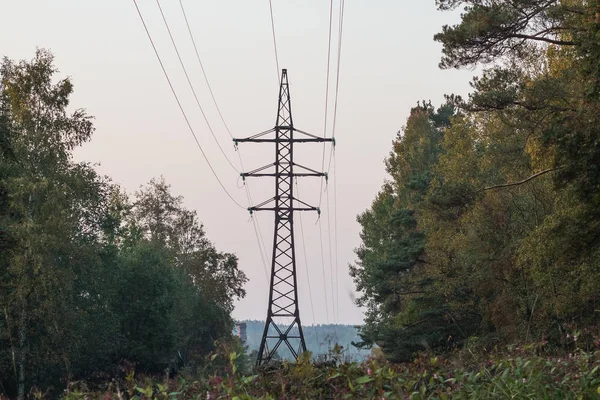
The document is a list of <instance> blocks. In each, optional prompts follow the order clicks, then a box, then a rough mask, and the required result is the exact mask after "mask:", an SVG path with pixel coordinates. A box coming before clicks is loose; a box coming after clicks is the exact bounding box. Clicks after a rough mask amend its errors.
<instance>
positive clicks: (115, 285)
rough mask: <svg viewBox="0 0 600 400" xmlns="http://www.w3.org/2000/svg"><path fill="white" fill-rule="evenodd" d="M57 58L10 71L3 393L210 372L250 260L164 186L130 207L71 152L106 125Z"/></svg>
mask: <svg viewBox="0 0 600 400" xmlns="http://www.w3.org/2000/svg"><path fill="white" fill-rule="evenodd" d="M57 74H58V71H57V70H56V68H55V66H54V59H53V56H52V54H51V53H49V52H47V51H45V50H38V51H37V53H36V55H35V58H34V59H33V60H31V61H21V62H18V63H15V62H13V61H11V60H9V59H6V58H5V59H4V60H3V62H2V66H1V67H0V78H1V87H0V156H1V158H0V249H1V251H0V293H2V295H1V296H0V382H1V383H2V386H3V391H4V392H6V393H7V394H9V395H18V397H19V398H24V397H25V395H26V394H27V392H28V390H29V388H31V387H32V386H33V385H36V386H39V387H54V388H55V389H56V390H58V389H59V388H60V387H61V386H64V385H65V384H66V382H67V381H68V380H72V379H80V378H87V379H93V378H94V377H97V376H99V375H101V374H114V373H115V372H116V371H117V369H118V367H119V363H121V362H123V361H124V360H127V361H128V362H132V363H135V365H136V368H137V369H138V370H140V371H147V372H159V371H163V370H164V369H165V368H167V367H171V368H174V367H176V366H177V365H183V364H186V365H193V364H194V363H196V364H198V363H201V362H203V357H204V355H206V354H208V352H210V351H211V350H212V349H213V348H214V346H215V342H216V341H218V340H222V341H228V340H231V338H232V336H231V331H232V328H233V320H232V318H231V311H232V309H233V301H234V299H236V298H240V297H243V296H244V295H245V292H244V289H243V285H244V283H245V282H246V277H245V275H244V273H243V272H242V271H241V270H239V269H238V265H237V257H236V256H235V255H233V254H229V253H223V252H220V251H218V250H217V249H216V248H215V246H214V245H213V244H212V243H211V242H210V241H209V240H208V238H207V237H206V233H205V231H204V228H203V226H202V224H201V223H200V222H199V220H198V217H197V215H196V213H195V212H193V211H191V210H188V209H186V208H185V207H183V205H182V198H181V197H177V196H175V195H173V194H172V193H171V189H170V187H169V185H168V184H167V183H166V182H165V181H164V179H162V178H161V179H155V180H152V181H151V182H149V183H148V184H147V185H145V186H143V187H141V188H140V190H139V191H138V192H137V193H136V194H135V195H134V196H129V195H127V194H126V193H125V191H124V190H123V189H122V188H120V187H118V186H117V185H115V184H114V183H112V182H111V181H110V179H109V178H108V177H103V176H100V175H98V174H97V173H96V172H95V170H94V169H93V167H92V166H91V165H90V164H87V163H78V162H75V161H73V156H72V151H73V150H74V149H75V148H76V147H77V146H79V145H81V144H83V143H85V142H87V141H89V140H90V139H91V137H92V134H93V132H94V127H93V118H92V117H91V116H89V115H88V114H87V113H86V112H85V110H83V109H72V107H70V96H71V94H72V92H73V85H72V83H71V81H70V79H69V78H64V79H61V78H57V76H58V75H57Z"/></svg>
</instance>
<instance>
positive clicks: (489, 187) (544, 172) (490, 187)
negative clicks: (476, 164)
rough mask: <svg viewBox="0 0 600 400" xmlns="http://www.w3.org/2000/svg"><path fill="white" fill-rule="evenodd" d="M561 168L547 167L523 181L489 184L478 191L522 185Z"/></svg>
mask: <svg viewBox="0 0 600 400" xmlns="http://www.w3.org/2000/svg"><path fill="white" fill-rule="evenodd" d="M561 168H562V167H558V168H548V169H545V170H543V171H540V172H538V173H535V174H533V175H531V176H530V177H528V178H525V179H523V180H522V181H519V182H512V183H504V184H501V185H494V186H488V187H484V188H482V189H479V190H478V192H484V191H486V190H492V189H498V188H505V187H510V186H517V185H522V184H524V183H527V182H529V181H530V180H532V179H535V178H537V177H538V176H542V175H544V174H547V173H548V172H553V171H558V170H559V169H561Z"/></svg>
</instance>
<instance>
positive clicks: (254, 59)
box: [0, 0, 473, 325]
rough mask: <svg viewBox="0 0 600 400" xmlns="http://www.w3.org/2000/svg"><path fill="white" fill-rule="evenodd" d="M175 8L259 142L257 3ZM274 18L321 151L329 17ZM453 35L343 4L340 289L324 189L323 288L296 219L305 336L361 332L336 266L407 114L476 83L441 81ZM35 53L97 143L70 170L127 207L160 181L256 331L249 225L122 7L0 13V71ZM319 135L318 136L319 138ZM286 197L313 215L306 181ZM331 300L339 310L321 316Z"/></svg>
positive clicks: (396, 12) (167, 7)
mask: <svg viewBox="0 0 600 400" xmlns="http://www.w3.org/2000/svg"><path fill="white" fill-rule="evenodd" d="M138 4H139V6H140V8H141V11H142V13H143V15H144V17H145V18H146V23H147V24H148V26H149V29H150V31H151V34H152V36H153V39H154V40H155V42H156V44H157V47H158V50H159V53H160V55H161V57H162V58H163V62H165V66H166V68H167V71H168V73H169V75H170V77H171V80H172V81H173V83H174V86H175V89H176V91H177V93H178V95H179V96H180V98H181V100H182V103H183V106H184V109H185V110H186V113H187V114H188V116H189V118H190V122H191V124H192V126H193V128H194V130H195V131H196V134H197V135H198V139H199V141H200V144H201V145H202V147H203V148H204V150H205V152H206V153H207V154H208V157H209V159H210V161H211V163H212V164H213V166H214V168H215V170H216V171H217V174H218V175H219V177H220V179H221V180H222V181H223V183H224V184H225V186H226V187H227V188H228V190H229V191H230V192H231V193H232V195H233V196H234V197H235V198H236V199H237V200H238V201H239V202H240V203H242V204H243V205H244V206H247V200H246V197H245V191H244V189H240V188H239V185H240V184H241V182H239V179H238V174H237V172H235V170H233V169H232V168H231V167H230V166H229V164H228V163H227V162H226V161H225V159H224V157H223V155H222V154H221V152H220V151H219V150H218V147H217V145H216V144H215V141H214V139H213V138H212V136H211V135H210V133H209V130H208V128H207V125H206V123H205V121H204V120H203V118H202V116H201V114H200V111H199V109H198V108H197V105H196V103H195V101H194V99H193V97H192V94H191V91H190V89H189V87H188V86H187V82H186V80H185V77H184V75H183V72H182V70H181V67H180V65H179V62H178V60H177V58H176V54H175V52H174V50H173V47H172V45H171V42H170V41H169V38H168V36H167V33H166V29H165V27H164V25H163V22H162V20H161V18H160V14H159V11H158V6H157V4H156V1H155V0H138ZM338 4H339V0H336V1H334V8H335V9H336V11H335V13H334V29H333V31H334V33H333V39H332V40H333V42H332V57H331V64H332V65H331V67H332V68H331V71H332V75H331V81H330V82H331V86H330V90H331V91H330V93H331V94H330V101H331V103H330V106H329V111H330V115H329V121H330V122H331V120H332V116H333V113H332V111H333V102H332V101H333V87H334V83H335V74H334V73H335V68H334V67H335V63H336V51H335V49H336V48H337V34H336V32H337V6H338ZM161 5H162V7H163V10H164V11H165V14H166V17H167V19H168V22H169V23H170V27H171V30H172V32H173V35H174V37H175V40H176V42H177V45H178V46H179V50H180V52H181V54H182V57H183V60H184V63H185V64H186V68H187V70H188V72H189V74H190V78H191V80H192V82H193V84H194V87H195V90H196V93H197V94H198V96H199V99H200V103H201V105H202V106H203V107H204V109H205V111H206V113H207V117H208V120H209V122H210V124H211V126H212V127H213V129H214V131H215V135H216V136H217V138H218V139H219V141H220V142H221V144H222V146H223V148H224V149H225V151H226V152H227V154H228V155H229V157H230V158H231V159H232V160H233V161H234V163H236V166H237V168H239V164H237V163H239V161H238V158H237V154H236V153H235V151H234V148H233V144H232V142H231V139H230V138H229V135H228V134H227V132H226V130H225V128H224V126H223V124H222V123H221V121H220V118H219V116H218V114H217V112H216V110H215V107H214V105H213V103H212V100H211V98H210V96H209V93H208V90H207V87H206V84H205V82H204V79H203V77H202V74H201V71H200V68H199V65H198V63H197V60H196V57H195V53H194V50H193V47H192V45H191V41H190V39H189V36H188V33H187V30H186V28H185V24H184V20H183V16H182V14H181V9H180V7H179V2H178V0H161ZM184 6H185V7H186V12H187V15H188V19H189V21H190V24H191V27H192V30H193V32H194V35H195V39H196V43H197V45H198V50H199V53H200V56H201V57H202V62H203V64H204V67H205V69H206V73H207V75H208V78H209V80H210V83H211V86H212V88H213V91H214V93H215V96H216V98H217V101H218V103H219V106H220V108H221V111H222V112H223V115H224V117H225V120H226V122H227V124H228V125H229V128H230V129H231V132H232V133H233V135H234V136H235V137H247V136H250V135H252V134H254V133H258V132H261V131H264V130H266V129H270V128H272V127H273V125H274V122H275V117H276V112H277V95H278V86H277V85H278V84H277V79H276V74H275V72H276V67H275V59H274V52H273V43H272V36H271V22H270V15H269V2H268V0H195V1H192V0H184ZM273 9H274V15H275V29H276V35H277V36H276V37H277V46H278V54H279V64H280V67H281V68H287V69H288V74H289V80H290V90H291V97H292V107H293V114H294V125H295V126H296V127H297V128H299V129H302V130H304V131H308V132H310V133H313V134H316V135H323V126H324V111H325V82H326V80H325V78H326V65H327V37H328V28H329V1H327V0H301V1H299V0H296V1H293V0H273ZM457 19H458V17H457V15H456V14H454V15H452V14H449V13H441V12H438V11H437V10H436V8H435V1H434V0H346V6H345V18H344V35H343V42H342V62H341V69H340V71H341V72H340V89H339V99H338V115H337V127H336V139H337V149H336V158H337V173H336V176H337V232H338V257H337V259H338V261H337V268H338V277H339V279H337V282H338V283H337V285H336V284H335V282H336V280H335V279H334V280H333V284H332V281H331V276H332V271H333V275H334V276H335V269H336V266H335V264H336V263H335V252H334V251H333V250H332V253H331V257H330V255H329V254H330V253H329V239H328V237H329V233H328V232H329V230H328V226H329V225H331V227H332V229H331V230H332V232H331V243H332V248H333V247H335V246H334V245H333V244H334V236H333V233H334V229H333V227H334V225H335V224H334V212H333V210H334V205H333V182H330V187H329V194H330V196H329V198H330V202H331V206H330V209H331V213H330V218H329V224H328V215H327V212H326V211H327V210H326V201H325V200H326V199H327V197H326V196H325V195H324V196H323V204H322V209H323V211H324V212H323V214H322V216H321V229H322V231H323V239H324V244H323V246H324V260H325V266H324V267H325V276H326V280H325V282H323V278H322V277H323V266H322V261H321V260H322V258H321V248H320V240H319V225H318V224H316V222H317V216H316V215H314V213H304V214H303V215H302V220H303V228H304V235H305V237H306V252H307V260H305V259H304V251H303V247H302V240H301V235H300V220H299V217H298V216H296V254H297V257H298V260H297V261H298V263H297V268H298V286H299V302H300V313H301V319H302V323H303V324H304V325H310V324H312V323H313V322H315V320H316V322H317V323H326V322H331V323H334V322H339V323H349V324H359V323H361V321H362V319H363V313H362V310H360V309H359V308H358V307H357V306H356V305H355V304H354V303H353V298H354V297H356V296H357V295H358V294H357V293H356V292H355V288H354V284H353V282H352V279H351V278H350V276H349V275H348V264H349V263H353V262H354V261H355V255H354V249H355V248H356V247H358V246H359V244H360V239H359V230H360V226H359V225H358V223H357V222H356V216H357V214H359V213H361V212H363V211H364V210H365V209H367V208H368V207H369V206H370V204H371V202H372V200H373V199H374V198H375V195H376V194H377V191H378V190H379V188H380V187H381V185H382V183H383V181H384V179H385V178H386V176H385V170H384V165H383V160H384V158H385V157H386V156H387V154H388V153H389V151H390V150H391V146H392V140H393V139H394V137H395V136H396V133H397V131H399V130H400V129H401V127H402V126H403V125H404V124H405V122H406V118H407V116H408V112H409V110H410V108H411V107H412V106H414V105H415V104H416V102H417V101H418V100H431V101H432V102H433V103H434V104H435V105H439V104H440V102H442V101H443V95H444V94H449V93H457V94H461V95H463V96H464V95H466V94H467V93H468V91H469V84H468V83H469V80H470V78H471V76H472V75H473V72H471V71H454V70H451V71H442V70H440V69H439V68H438V66H437V65H438V62H439V59H440V55H441V46H440V45H439V44H438V43H435V42H434V41H433V35H434V34H435V33H436V32H438V31H439V30H440V28H441V26H442V25H443V24H447V23H450V24H451V23H455V22H456V21H457ZM36 47H43V48H47V49H50V50H51V51H52V52H53V53H54V55H55V56H56V66H57V67H58V68H59V69H60V76H71V77H72V80H73V83H74V85H75V93H74V95H73V97H72V106H73V107H78V108H79V107H82V108H85V109H87V111H88V113H89V114H91V115H93V116H95V126H96V133H95V135H94V138H93V140H92V141H91V142H90V143H88V144H86V145H85V146H84V147H83V148H81V149H79V150H77V152H76V159H77V160H81V161H90V162H94V163H99V164H100V165H99V166H98V167H97V169H98V171H99V172H100V173H102V174H106V175H109V176H110V177H112V179H113V180H114V181H115V182H117V183H119V184H120V185H122V186H123V187H124V188H125V189H126V190H127V191H128V192H130V193H132V192H134V191H135V190H137V189H138V188H139V186H140V185H142V184H144V183H146V182H148V181H149V180H150V179H151V178H152V177H157V176H160V175H163V176H164V177H165V178H166V180H167V182H168V183H170V184H171V185H172V189H173V193H174V194H178V195H182V196H184V198H185V205H186V206H187V207H188V208H190V209H194V210H197V211H198V215H199V217H200V220H201V221H203V223H204V225H205V228H206V231H207V234H208V237H209V238H210V239H211V240H212V241H213V242H214V243H215V244H216V246H217V248H218V249H219V250H221V251H227V252H233V253H235V254H237V255H238V257H239V259H240V268H241V269H243V270H244V271H245V272H246V274H247V275H248V277H249V279H250V281H249V282H248V284H247V286H246V290H247V296H246V298H244V299H243V300H242V301H240V302H238V303H237V305H236V309H235V311H234V316H235V317H236V318H239V319H264V318H265V316H266V308H267V301H268V283H267V280H266V277H265V272H264V268H263V264H262V262H261V257H260V253H259V250H258V246H257V242H256V237H255V234H254V229H253V224H252V222H250V219H249V214H248V212H247V211H246V210H245V209H241V208H239V207H238V206H236V205H235V204H234V203H233V202H231V201H230V200H229V198H228V197H227V195H226V194H225V193H224V192H223V190H222V189H221V187H220V186H219V185H218V183H217V181H216V179H215V178H214V176H213V175H212V174H211V172H210V170H209V168H208V165H207V163H206V162H205V160H204V159H203V158H202V155H201V153H200V151H199V150H198V148H197V147H196V144H195V142H194V140H193V138H192V136H191V134H190V132H189V131H188V128H187V126H186V124H185V121H184V119H183V117H182V115H181V113H180V111H179V109H178V107H177V104H176V102H175V100H174V98H173V95H172V94H171V92H170V89H169V87H168V85H167V82H166V80H165V78H164V76H163V73H162V71H161V69H160V66H159V64H158V62H157V60H156V58H155V55H154V52H153V50H152V47H151V46H150V43H149V41H148V38H147V37H146V33H145V32H144V29H143V26H142V24H141V22H140V20H139V17H138V15H137V12H136V9H135V6H134V4H133V1H130V0H102V1H99V0H96V1H82V0H46V1H42V0H38V1H33V0H18V1H17V0H8V1H4V2H3V4H2V13H1V15H0V55H1V56H7V57H9V58H11V59H13V60H19V59H31V58H32V57H33V55H34V52H35V49H36ZM327 135H328V136H329V135H331V126H329V127H328V132H327ZM240 147H241V149H240V151H241V156H242V158H243V161H244V165H245V167H246V169H247V170H249V169H253V168H256V167H259V166H262V165H264V164H269V163H271V162H273V156H274V149H273V147H272V145H268V144H262V145H257V144H243V145H240ZM296 151H297V153H298V159H297V161H298V162H300V163H301V164H304V165H308V166H311V167H314V168H315V169H319V168H320V166H321V155H322V147H321V146H320V145H317V144H307V145H299V146H297V148H296ZM327 154H329V150H328V151H327ZM260 179H261V181H250V182H249V187H250V190H251V193H252V196H253V198H254V200H255V202H259V201H262V200H265V199H267V198H269V197H271V196H272V195H273V190H274V182H273V181H272V180H270V179H269V178H260ZM299 184H300V193H301V196H300V197H301V198H303V199H304V200H306V201H307V202H309V203H312V204H314V205H317V203H318V201H319V184H318V181H317V180H316V178H306V179H305V180H301V181H300V182H299ZM256 218H257V221H258V222H259V225H260V228H261V231H262V233H263V236H264V240H265V244H266V247H267V253H268V256H269V257H270V255H271V247H272V240H273V239H272V238H273V215H272V213H260V214H259V215H258V216H256ZM330 258H331V259H333V262H332V263H331V264H333V266H331V265H330ZM306 261H307V262H306ZM268 262H269V268H270V260H269V261H268ZM306 265H308V271H307V267H306ZM307 272H308V274H307ZM307 276H308V277H309V278H310V287H311V292H312V298H313V308H314V315H315V318H313V312H312V308H311V302H310V300H309V290H308V283H307ZM336 287H337V288H338V289H337V292H338V293H339V299H338V301H339V310H337V309H336V310H335V311H334V309H333V305H332V303H337V302H334V301H333V299H335V298H336V296H335V294H334V293H335V292H336ZM332 288H333V290H332ZM325 289H326V290H327V293H326V292H325ZM332 292H333V293H332ZM325 293H326V296H325ZM326 297H327V298H326Z"/></svg>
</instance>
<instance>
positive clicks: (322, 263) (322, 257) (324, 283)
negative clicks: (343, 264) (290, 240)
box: [318, 218, 329, 324]
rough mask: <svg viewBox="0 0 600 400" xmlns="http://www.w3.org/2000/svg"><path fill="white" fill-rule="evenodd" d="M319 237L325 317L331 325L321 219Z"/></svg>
mask: <svg viewBox="0 0 600 400" xmlns="http://www.w3.org/2000/svg"><path fill="white" fill-rule="evenodd" d="M318 224H319V237H320V242H321V270H322V272H323V291H324V292H325V316H326V318H327V324H329V304H328V301H327V278H326V277H325V254H324V252H323V229H322V227H321V218H319V222H318Z"/></svg>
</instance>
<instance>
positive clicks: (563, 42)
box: [511, 33, 577, 46]
mask: <svg viewBox="0 0 600 400" xmlns="http://www.w3.org/2000/svg"><path fill="white" fill-rule="evenodd" d="M511 36H512V37H515V38H519V39H530V40H539V41H542V42H547V43H551V44H556V45H559V46H574V45H576V44H577V43H575V42H573V41H569V40H555V39H550V38H547V37H543V36H542V37H538V36H531V35H524V34H522V33H513V34H512V35H511Z"/></svg>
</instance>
